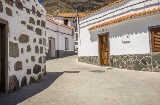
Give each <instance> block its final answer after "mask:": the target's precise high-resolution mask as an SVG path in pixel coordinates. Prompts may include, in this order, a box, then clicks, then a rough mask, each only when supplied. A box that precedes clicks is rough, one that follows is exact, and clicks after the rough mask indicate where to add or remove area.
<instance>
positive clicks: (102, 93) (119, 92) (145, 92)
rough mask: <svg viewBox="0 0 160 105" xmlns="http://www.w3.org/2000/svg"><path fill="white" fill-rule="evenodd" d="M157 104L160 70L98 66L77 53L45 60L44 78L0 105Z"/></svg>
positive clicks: (159, 99) (159, 96)
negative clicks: (150, 70) (82, 58)
mask: <svg viewBox="0 0 160 105" xmlns="http://www.w3.org/2000/svg"><path fill="white" fill-rule="evenodd" d="M16 104H18V105H160V73H158V72H143V71H130V70H122V69H113V68H110V67H99V66H94V65H88V64H84V63H78V62H77V56H71V57H65V58H60V59H54V60H49V61H47V75H46V77H45V78H43V79H41V80H40V81H37V82H36V83H33V84H31V85H28V86H26V87H24V88H22V89H21V90H19V91H16V92H13V93H10V94H8V95H6V96H3V97H1V98H0V105H16Z"/></svg>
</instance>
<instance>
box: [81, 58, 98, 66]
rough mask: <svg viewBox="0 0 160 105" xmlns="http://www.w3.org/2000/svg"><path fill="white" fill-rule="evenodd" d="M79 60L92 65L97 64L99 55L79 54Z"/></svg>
mask: <svg viewBox="0 0 160 105" xmlns="http://www.w3.org/2000/svg"><path fill="white" fill-rule="evenodd" d="M78 61H79V62H84V63H87V64H92V65H99V57H98V56H80V57H78Z"/></svg>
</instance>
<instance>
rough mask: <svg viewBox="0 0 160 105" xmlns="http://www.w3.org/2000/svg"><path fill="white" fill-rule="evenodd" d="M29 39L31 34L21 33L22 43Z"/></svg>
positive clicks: (20, 39) (20, 40)
mask: <svg viewBox="0 0 160 105" xmlns="http://www.w3.org/2000/svg"><path fill="white" fill-rule="evenodd" d="M28 41H29V36H28V35H25V34H21V35H20V37H19V42H20V43H27V42H28Z"/></svg>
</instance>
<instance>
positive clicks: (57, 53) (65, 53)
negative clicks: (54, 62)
mask: <svg viewBox="0 0 160 105" xmlns="http://www.w3.org/2000/svg"><path fill="white" fill-rule="evenodd" d="M73 55H76V53H75V52H74V51H63V50H56V51H55V57H53V59H54V58H63V57H67V56H73ZM46 57H47V59H52V58H50V57H49V54H48V53H46Z"/></svg>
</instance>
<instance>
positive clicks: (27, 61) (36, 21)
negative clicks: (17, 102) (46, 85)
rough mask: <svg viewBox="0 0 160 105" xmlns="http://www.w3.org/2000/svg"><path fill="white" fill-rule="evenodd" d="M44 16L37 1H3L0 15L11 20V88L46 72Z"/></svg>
mask: <svg viewBox="0 0 160 105" xmlns="http://www.w3.org/2000/svg"><path fill="white" fill-rule="evenodd" d="M45 16H46V11H45V9H44V8H43V7H42V6H41V5H40V3H39V2H38V0H13V2H12V1H11V0H0V18H1V19H4V20H6V21H8V23H9V26H8V27H9V33H8V40H9V52H8V53H9V54H8V55H9V57H8V62H9V64H8V65H9V67H8V68H9V70H8V75H9V76H8V77H9V86H8V87H9V89H8V90H9V91H13V90H17V89H19V88H20V87H23V86H25V85H27V84H30V83H33V82H34V81H36V80H38V79H40V78H41V77H43V76H44V75H45V72H46V70H45V58H46V55H45V48H46V46H45V45H46V39H45V31H46V29H45V23H46V17H45Z"/></svg>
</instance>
